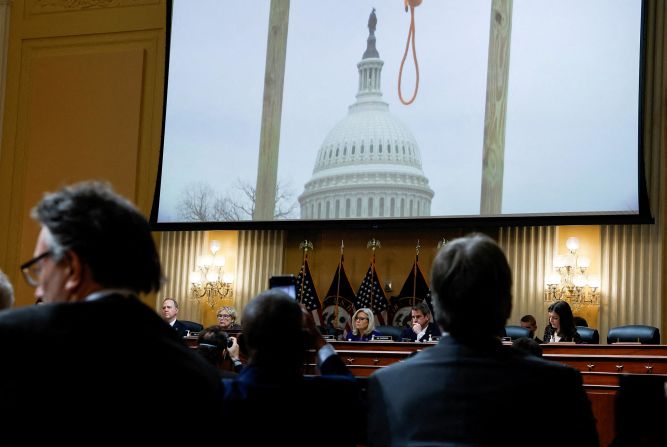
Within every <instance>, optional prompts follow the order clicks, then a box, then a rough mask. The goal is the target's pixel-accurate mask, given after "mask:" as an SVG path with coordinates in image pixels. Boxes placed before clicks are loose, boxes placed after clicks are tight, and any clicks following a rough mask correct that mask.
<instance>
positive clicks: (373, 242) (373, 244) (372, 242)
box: [366, 238, 382, 254]
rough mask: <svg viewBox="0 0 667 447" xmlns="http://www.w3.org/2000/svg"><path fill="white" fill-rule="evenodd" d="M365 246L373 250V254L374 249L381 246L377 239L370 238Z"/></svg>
mask: <svg viewBox="0 0 667 447" xmlns="http://www.w3.org/2000/svg"><path fill="white" fill-rule="evenodd" d="M366 248H370V249H372V250H373V254H375V249H377V248H382V244H381V243H380V241H379V240H377V239H375V238H372V239H371V240H370V241H368V243H367V244H366Z"/></svg>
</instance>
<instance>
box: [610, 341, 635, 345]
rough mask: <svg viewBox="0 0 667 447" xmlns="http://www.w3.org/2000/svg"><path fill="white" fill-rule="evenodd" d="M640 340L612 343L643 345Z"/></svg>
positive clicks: (614, 343) (615, 343)
mask: <svg viewBox="0 0 667 447" xmlns="http://www.w3.org/2000/svg"><path fill="white" fill-rule="evenodd" d="M641 344H642V343H641V342H640V341H615V342H613V343H612V345H641Z"/></svg>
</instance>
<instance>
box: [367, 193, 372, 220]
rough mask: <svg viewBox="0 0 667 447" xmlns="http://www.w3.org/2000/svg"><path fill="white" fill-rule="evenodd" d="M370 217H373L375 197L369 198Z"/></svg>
mask: <svg viewBox="0 0 667 447" xmlns="http://www.w3.org/2000/svg"><path fill="white" fill-rule="evenodd" d="M368 217H373V198H372V197H369V198H368Z"/></svg>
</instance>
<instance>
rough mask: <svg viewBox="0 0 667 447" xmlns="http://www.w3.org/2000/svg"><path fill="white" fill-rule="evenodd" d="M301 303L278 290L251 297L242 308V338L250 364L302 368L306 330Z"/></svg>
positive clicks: (286, 368) (277, 368)
mask: <svg viewBox="0 0 667 447" xmlns="http://www.w3.org/2000/svg"><path fill="white" fill-rule="evenodd" d="M302 319H303V314H302V311H301V306H300V305H299V303H297V302H296V300H294V299H293V298H291V297H290V296H289V295H287V294H286V293H285V292H282V291H280V290H278V289H270V290H267V291H265V292H262V293H260V294H259V295H257V296H256V297H255V298H253V299H252V300H250V302H249V303H248V305H247V306H246V307H245V309H244V310H243V340H244V341H245V344H246V348H247V351H248V355H249V359H248V360H249V362H248V363H250V364H253V365H261V366H262V367H266V368H270V369H275V370H277V371H293V370H295V369H298V368H301V367H303V361H304V358H305V353H306V349H305V333H304V331H303V322H302Z"/></svg>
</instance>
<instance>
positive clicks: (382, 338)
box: [371, 335, 393, 341]
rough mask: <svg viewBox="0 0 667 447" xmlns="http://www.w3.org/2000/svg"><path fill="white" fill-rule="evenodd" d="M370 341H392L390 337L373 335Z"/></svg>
mask: <svg viewBox="0 0 667 447" xmlns="http://www.w3.org/2000/svg"><path fill="white" fill-rule="evenodd" d="M371 341H393V338H391V335H374V336H373V339H372V340H371Z"/></svg>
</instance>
